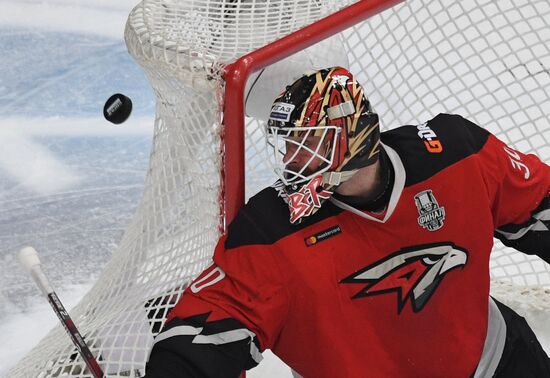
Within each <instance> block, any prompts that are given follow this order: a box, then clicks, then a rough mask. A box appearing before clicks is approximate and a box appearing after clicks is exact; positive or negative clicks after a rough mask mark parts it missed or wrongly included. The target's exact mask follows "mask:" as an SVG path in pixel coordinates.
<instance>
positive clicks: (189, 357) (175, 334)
mask: <svg viewBox="0 0 550 378" xmlns="http://www.w3.org/2000/svg"><path fill="white" fill-rule="evenodd" d="M286 312H287V294H286V289H285V286H284V284H283V282H282V281H281V276H280V275H279V269H278V267H277V266H276V262H275V260H274V259H273V256H272V251H271V250H270V248H269V246H263V245H247V246H242V247H237V248H230V249H226V247H225V237H223V238H221V239H220V241H219V243H218V245H217V247H216V251H215V253H214V263H213V264H212V265H211V266H210V267H209V268H207V269H206V270H205V271H204V272H203V273H202V274H201V275H199V277H198V278H197V279H196V280H195V281H194V282H193V283H192V284H191V285H190V286H189V287H188V288H187V289H186V290H185V292H184V294H183V296H182V298H181V299H180V301H179V302H178V303H177V304H176V306H175V307H174V309H173V310H172V311H171V312H170V314H169V316H168V319H167V322H166V325H165V327H164V328H163V330H162V332H161V333H160V334H159V335H158V336H157V337H156V338H155V341H154V345H153V348H152V350H151V354H150V357H149V360H148V363H147V368H146V376H147V378H156V377H162V378H170V377H182V376H185V377H238V376H239V375H240V374H241V372H242V371H243V370H247V369H250V368H252V367H254V366H256V365H257V364H258V363H259V362H260V361H261V359H262V355H261V352H260V351H263V350H264V349H266V348H270V347H271V346H272V345H273V343H274V341H275V340H276V339H277V337H278V333H279V330H280V329H281V326H282V324H283V323H284V321H285V317H286Z"/></svg>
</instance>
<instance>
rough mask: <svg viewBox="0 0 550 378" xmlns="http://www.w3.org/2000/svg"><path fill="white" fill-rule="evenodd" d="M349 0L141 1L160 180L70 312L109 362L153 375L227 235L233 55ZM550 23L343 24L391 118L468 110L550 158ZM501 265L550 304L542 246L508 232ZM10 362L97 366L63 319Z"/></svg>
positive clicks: (442, 16)
mask: <svg viewBox="0 0 550 378" xmlns="http://www.w3.org/2000/svg"><path fill="white" fill-rule="evenodd" d="M347 4H349V2H343V1H336V0H324V1H320V0H302V1H293V0H249V1H246V0H240V1H238V0H194V1H192V0H189V1H182V0H180V1H178V0H143V1H142V2H141V3H140V4H139V5H138V6H137V7H136V8H135V9H134V10H133V12H132V13H131V15H130V17H129V20H128V24H127V29H126V41H127V45H128V48H129V51H130V53H131V54H132V55H133V56H134V57H135V59H136V60H137V62H138V63H139V64H140V65H141V66H142V67H143V69H144V70H145V71H146V73H147V75H148V77H149V79H150V81H151V84H152V86H153V88H154V90H155V93H156V96H157V119H156V122H155V137H154V143H153V149H152V153H151V160H150V168H149V172H148V175H147V179H146V185H145V193H144V196H143V199H142V202H141V204H140V206H139V208H138V211H137V213H136V215H135V217H134V219H133V221H132V222H131V224H130V225H129V227H128V229H127V231H126V233H125V235H124V237H123V240H122V241H121V243H120V245H119V247H118V249H117V250H116V251H115V253H114V254H113V258H112V260H111V261H110V262H109V264H108V266H107V268H106V270H105V271H104V272H103V273H102V275H101V276H100V277H99V279H98V281H97V284H96V285H95V286H94V288H93V289H92V290H91V291H90V292H89V293H88V294H87V295H86V296H85V298H84V299H83V300H82V301H81V302H80V304H79V305H78V306H77V307H76V308H75V309H74V310H73V311H72V312H71V314H72V316H73V319H74V320H75V323H76V324H77V326H78V327H79V328H80V331H81V333H82V334H83V335H84V336H85V339H86V340H87V342H88V344H89V345H90V348H91V350H92V352H93V353H94V354H95V355H96V356H99V362H100V365H101V366H102V368H103V369H104V371H105V372H106V373H107V374H108V375H109V376H136V377H137V376H141V375H143V371H144V365H145V359H146V356H147V352H148V350H149V348H150V345H151V342H152V337H153V336H154V335H155V334H156V333H157V332H158V331H159V329H160V327H161V326H162V324H163V323H164V319H165V317H166V314H167V311H168V309H169V308H170V307H171V305H172V304H173V303H174V302H175V301H177V299H178V298H179V296H180V295H181V292H182V289H183V288H184V287H185V286H186V285H187V284H188V283H189V282H190V280H191V279H192V278H193V277H195V276H196V275H197V274H198V273H199V272H200V271H202V269H204V267H205V266H206V265H208V264H209V257H210V256H211V254H212V251H213V247H214V245H215V243H216V241H217V239H218V237H219V215H218V214H219V197H220V175H219V172H220V164H221V161H220V151H221V147H220V146H221V141H220V138H219V135H220V129H221V126H220V124H221V117H222V114H221V106H222V100H223V80H222V79H221V77H220V72H221V70H222V68H223V66H224V64H227V63H230V62H232V61H234V60H235V59H236V58H238V57H240V56H242V55H243V54H245V53H248V52H250V51H252V50H254V49H256V48H258V47H261V46H263V45H265V44H266V43H268V42H271V41H273V40H275V39H278V38H280V37H282V36H284V35H287V34H289V33H290V32H292V31H295V30H297V29H298V28H300V27H302V26H305V25H308V24H310V23H312V22H314V21H316V20H318V19H320V18H321V17H322V16H325V15H327V14H330V13H332V12H334V11H336V10H337V9H339V8H341V7H343V6H345V5H347ZM549 23H550V4H549V3H548V1H547V0H538V1H537V0H531V1H527V0H515V1H508V0H499V1H498V2H494V1H491V0H467V1H466V0H463V1H460V2H450V1H449V2H446V1H444V0H438V1H434V0H410V1H407V2H406V3H405V4H401V5H398V6H396V7H394V8H392V9H389V10H387V11H385V12H384V13H382V14H381V15H378V16H375V17H372V18H371V19H370V20H368V21H366V22H363V23H361V24H359V25H356V26H355V27H353V28H350V29H348V30H346V31H345V32H343V33H341V35H340V36H339V38H341V41H342V45H343V46H344V48H345V51H346V54H347V59H348V60H349V63H350V67H349V68H350V70H351V71H352V72H354V73H355V74H356V76H357V78H358V81H359V82H360V83H362V84H363V85H364V87H365V91H366V93H367V94H368V95H369V96H370V99H371V101H372V103H373V105H374V107H375V109H377V111H378V113H379V114H380V116H381V119H382V122H383V124H384V126H385V127H386V128H392V127H396V126H399V125H402V124H418V123H421V122H423V121H426V120H428V119H430V118H431V117H432V116H434V115H436V114H437V113H439V112H448V113H459V114H462V115H464V116H466V117H467V118H469V119H471V120H473V121H475V122H477V123H478V124H480V125H482V126H484V127H486V128H488V129H489V130H490V131H492V132H493V133H495V134H496V135H497V136H499V137H500V138H502V139H504V140H505V141H507V142H509V143H511V144H512V145H513V146H515V147H517V148H518V149H520V150H522V151H525V152H535V153H537V154H538V155H539V156H540V157H541V158H542V159H543V160H545V161H547V162H550V148H549V147H548V140H549V138H550V130H549V129H550V117H549V115H548V109H550V71H549V70H550V26H549ZM327 54H330V51H329V52H327ZM307 68H309V67H308V63H307V62H306V63H305V64H304V69H307ZM281 84H282V85H283V83H281ZM281 89H283V88H282V87H281ZM263 144H264V137H263V134H262V127H261V123H260V122H259V121H258V120H255V119H253V118H248V119H247V128H246V157H247V158H246V164H247V165H246V177H247V186H246V193H247V196H250V195H251V194H253V193H254V192H256V191H257V190H258V189H260V188H261V187H263V186H265V185H268V184H270V183H271V182H272V181H273V180H274V178H273V176H272V175H271V173H270V171H269V169H268V167H267V166H266V165H265V158H264V156H263V150H264V147H263ZM492 276H493V278H494V279H498V280H499V281H501V282H505V283H504V284H500V285H498V286H495V289H494V292H495V293H496V294H497V295H499V297H504V299H505V300H507V301H508V302H509V303H513V304H519V305H520V307H525V306H534V307H537V308H539V309H540V310H541V311H546V310H548V308H549V307H550V305H549V303H548V292H544V290H543V289H542V287H543V286H550V270H549V268H548V265H546V264H544V263H543V262H542V261H541V260H539V259H537V258H534V257H529V256H525V255H522V254H518V253H515V252H511V251H509V250H506V249H504V248H503V247H502V245H500V244H497V245H496V247H495V251H494V253H493V259H492ZM510 293H513V295H512V296H511V295H510ZM536 298H539V299H536ZM8 376H10V377H25V378H26V377H60V376H70V377H89V376H90V374H89V373H86V370H85V366H84V363H83V361H82V360H81V359H80V357H79V356H78V355H77V354H76V351H75V348H74V347H73V346H72V344H71V343H70V341H69V339H68V337H67V336H66V335H65V334H64V330H63V329H62V328H61V327H57V328H55V329H54V330H52V331H51V332H50V333H49V335H48V336H47V337H46V338H44V339H43V340H42V342H41V343H40V344H39V345H38V346H37V347H35V348H34V349H33V350H32V351H31V352H30V353H29V354H28V355H27V356H26V357H25V358H24V359H23V360H22V361H21V362H20V363H19V364H18V365H17V366H16V367H15V368H13V369H12V370H11V371H10V372H9V374H8Z"/></svg>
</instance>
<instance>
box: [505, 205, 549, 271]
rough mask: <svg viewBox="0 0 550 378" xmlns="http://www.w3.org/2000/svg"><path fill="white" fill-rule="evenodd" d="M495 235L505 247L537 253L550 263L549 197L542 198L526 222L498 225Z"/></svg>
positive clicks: (532, 253) (531, 253)
mask: <svg viewBox="0 0 550 378" xmlns="http://www.w3.org/2000/svg"><path fill="white" fill-rule="evenodd" d="M495 237H496V238H497V239H499V240H500V241H501V242H502V243H503V244H504V245H505V246H507V247H512V248H514V249H516V250H518V251H521V252H524V253H527V254H530V255H537V256H539V257H540V258H541V259H543V260H544V261H546V262H547V263H549V264H550V251H549V250H548V248H547V246H548V245H550V197H544V198H543V200H542V201H541V203H540V205H539V206H537V208H536V209H535V210H533V212H532V213H531V217H530V218H529V219H528V220H527V221H526V222H524V223H521V224H507V225H504V226H500V227H499V228H498V229H496V230H495Z"/></svg>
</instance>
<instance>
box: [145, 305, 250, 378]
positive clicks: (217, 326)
mask: <svg viewBox="0 0 550 378" xmlns="http://www.w3.org/2000/svg"><path fill="white" fill-rule="evenodd" d="M208 316H209V313H205V314H199V315H195V316H192V317H188V318H185V319H179V318H174V319H172V320H171V321H170V322H169V323H168V324H167V325H166V327H165V329H164V330H163V331H162V332H161V333H160V334H159V335H158V336H157V338H156V340H155V343H154V345H153V349H152V351H151V355H150V357H149V361H148V362H147V366H146V377H147V378H176V377H178V378H179V377H197V378H218V377H219V378H225V377H235V378H237V377H239V375H240V374H241V372H242V371H243V370H248V369H251V368H253V367H255V366H257V365H258V363H257V362H256V361H255V360H254V358H253V357H252V355H251V350H252V349H254V350H255V351H257V353H259V352H258V350H259V348H260V346H259V342H258V340H257V338H256V337H254V338H253V339H252V340H251V339H250V337H247V338H240V339H238V340H236V341H229V342H225V341H224V342H219V343H212V342H195V340H196V339H197V338H198V337H206V338H208V337H209V336H210V337H211V336H215V335H219V334H223V333H227V332H231V331H235V332H239V331H242V332H243V333H244V332H248V333H250V334H252V333H251V332H250V331H248V330H247V329H246V328H245V327H244V325H243V324H242V323H240V322H239V321H237V320H235V319H231V318H228V319H222V320H217V321H213V322H207V318H208ZM181 327H183V328H185V327H188V328H187V330H188V331H187V330H185V331H182V332H177V331H178V328H181ZM201 328H202V329H201ZM170 331H172V332H173V331H176V332H173V333H174V334H173V335H171V336H170V337H166V338H162V337H163V335H167V334H170ZM251 343H254V348H252V347H251Z"/></svg>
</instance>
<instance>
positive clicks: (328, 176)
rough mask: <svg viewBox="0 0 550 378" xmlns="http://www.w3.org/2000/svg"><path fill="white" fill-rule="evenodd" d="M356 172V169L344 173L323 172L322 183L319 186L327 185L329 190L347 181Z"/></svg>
mask: <svg viewBox="0 0 550 378" xmlns="http://www.w3.org/2000/svg"><path fill="white" fill-rule="evenodd" d="M357 171H358V169H354V170H352V171H344V172H325V173H323V182H322V183H321V184H322V185H328V187H329V188H330V187H334V186H338V185H340V184H341V183H343V182H344V181H347V180H349V179H350V178H351V176H353V175H354V174H356V173H357Z"/></svg>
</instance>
